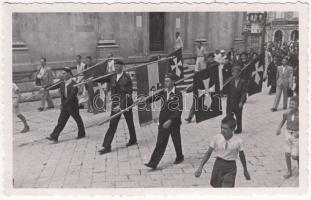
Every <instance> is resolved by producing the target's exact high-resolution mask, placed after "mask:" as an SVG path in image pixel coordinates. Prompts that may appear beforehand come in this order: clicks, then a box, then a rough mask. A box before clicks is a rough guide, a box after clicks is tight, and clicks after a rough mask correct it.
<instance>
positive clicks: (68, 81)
mask: <svg viewBox="0 0 311 200" xmlns="http://www.w3.org/2000/svg"><path fill="white" fill-rule="evenodd" d="M71 81H72V80H71V78H70V79H68V80H67V81H65V97H66V98H67V87H68V85H69V84H70V83H71Z"/></svg>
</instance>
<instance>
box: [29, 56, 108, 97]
mask: <svg viewBox="0 0 311 200" xmlns="http://www.w3.org/2000/svg"><path fill="white" fill-rule="evenodd" d="M106 61H107V59H106V60H103V61H101V62H99V63H96V64H95V65H93V66H92V67H89V68H87V69H85V70H83V71H81V72H79V73H77V74H76V75H74V76H72V77H77V76H79V75H81V74H83V73H84V72H86V71H88V70H90V69H93V68H94V67H97V66H98V65H101V64H103V63H104V62H106ZM62 82H63V80H59V81H57V82H56V83H53V84H52V85H49V86H47V87H45V88H44V89H45V90H50V89H51V88H53V87H56V86H58V85H59V84H61V83H62ZM37 95H39V92H38V93H37V94H33V95H31V96H30V97H27V98H26V99H25V101H27V100H29V99H31V98H33V97H35V96H37Z"/></svg>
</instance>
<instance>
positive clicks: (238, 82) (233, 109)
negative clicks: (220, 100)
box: [227, 66, 247, 134]
mask: <svg viewBox="0 0 311 200" xmlns="http://www.w3.org/2000/svg"><path fill="white" fill-rule="evenodd" d="M240 72H241V67H240V66H234V67H233V68H232V76H233V77H234V78H233V79H232V80H231V82H230V84H229V94H228V97H227V116H229V117H232V116H233V114H234V115H235V117H236V120H237V129H236V130H235V131H234V132H235V133H236V134H238V133H241V132H242V111H243V106H244V103H245V101H246V95H247V83H246V81H245V80H244V79H242V78H240Z"/></svg>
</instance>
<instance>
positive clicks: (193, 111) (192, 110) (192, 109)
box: [188, 100, 195, 120]
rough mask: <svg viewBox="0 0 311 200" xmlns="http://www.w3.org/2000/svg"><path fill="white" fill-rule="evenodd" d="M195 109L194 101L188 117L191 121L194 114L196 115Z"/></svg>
mask: <svg viewBox="0 0 311 200" xmlns="http://www.w3.org/2000/svg"><path fill="white" fill-rule="evenodd" d="M194 107H195V101H194V100H193V101H192V105H191V108H190V111H189V116H188V119H190V120H191V119H192V118H193V116H194V113H195V110H194Z"/></svg>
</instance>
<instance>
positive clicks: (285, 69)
mask: <svg viewBox="0 0 311 200" xmlns="http://www.w3.org/2000/svg"><path fill="white" fill-rule="evenodd" d="M287 62H288V60H287V58H286V57H284V58H283V59H282V65H281V66H279V67H278V69H277V73H276V81H277V82H276V96H275V100H274V104H273V107H272V108H271V111H272V112H275V111H277V108H278V105H279V102H280V99H281V95H282V93H283V109H287V100H288V90H289V89H292V88H293V68H292V67H291V66H288V65H287Z"/></svg>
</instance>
